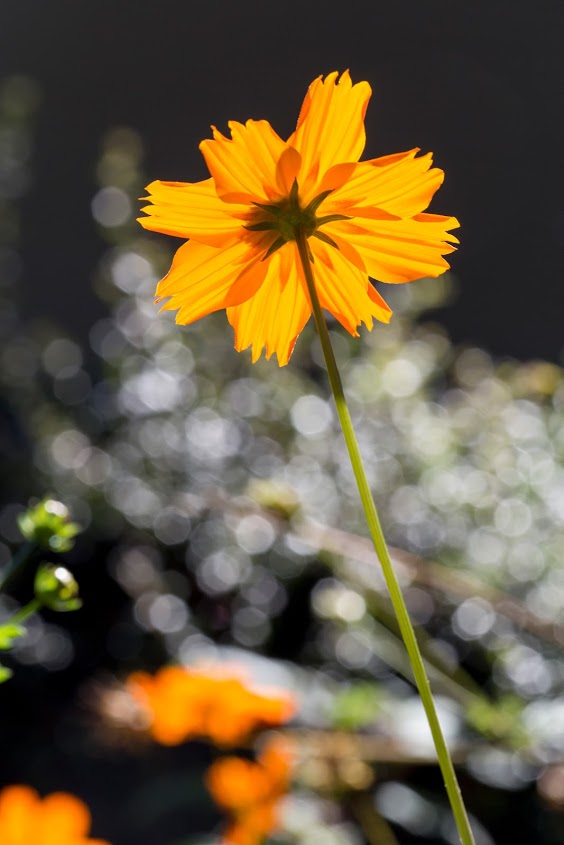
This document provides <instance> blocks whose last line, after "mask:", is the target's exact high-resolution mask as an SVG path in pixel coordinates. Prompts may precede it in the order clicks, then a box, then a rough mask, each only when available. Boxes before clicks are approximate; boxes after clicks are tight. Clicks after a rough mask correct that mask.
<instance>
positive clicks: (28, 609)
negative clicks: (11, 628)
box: [3, 599, 43, 625]
mask: <svg viewBox="0 0 564 845" xmlns="http://www.w3.org/2000/svg"><path fill="white" fill-rule="evenodd" d="M42 606H43V603H42V602H41V601H40V600H39V599H32V600H31V601H30V602H28V603H27V604H26V605H24V606H23V607H20V609H19V610H18V612H17V613H14V615H13V616H12V617H11V618H10V619H8V621H7V622H5V623H3V624H6V625H19V624H20V623H22V622H25V620H26V619H29V617H30V616H33V614H34V613H37V611H38V610H41V608H42Z"/></svg>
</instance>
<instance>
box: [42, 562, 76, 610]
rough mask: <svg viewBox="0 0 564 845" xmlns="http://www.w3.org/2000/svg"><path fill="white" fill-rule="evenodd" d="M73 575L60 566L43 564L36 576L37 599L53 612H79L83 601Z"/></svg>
mask: <svg viewBox="0 0 564 845" xmlns="http://www.w3.org/2000/svg"><path fill="white" fill-rule="evenodd" d="M78 589H79V588H78V584H77V582H76V581H75V579H74V577H73V575H72V574H71V573H70V572H69V571H68V569H65V568H64V566H59V565H58V564H51V563H43V564H41V566H40V567H39V569H38V570H37V575H36V576H35V584H34V590H35V597H36V599H37V600H38V601H40V602H41V604H42V605H43V606H44V607H48V608H50V609H51V610H58V611H67V610H78V609H79V607H82V601H81V600H80V598H79V596H78Z"/></svg>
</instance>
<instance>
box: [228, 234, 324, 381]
mask: <svg viewBox="0 0 564 845" xmlns="http://www.w3.org/2000/svg"><path fill="white" fill-rule="evenodd" d="M264 263H265V264H266V263H267V262H264ZM310 315H311V306H310V304H309V299H308V297H307V294H306V291H305V282H303V281H302V278H301V273H298V267H297V254H296V247H295V245H294V244H292V243H287V244H285V245H284V246H283V247H282V248H281V249H279V250H278V252H275V253H274V255H273V256H272V258H271V259H270V262H269V267H268V273H267V276H266V278H265V280H264V282H263V284H262V286H261V287H260V288H259V289H258V291H257V292H256V293H255V295H254V296H253V297H252V298H251V299H248V300H247V301H246V302H244V303H243V304H242V305H238V306H236V307H235V308H229V309H228V311H227V317H228V319H229V322H230V323H231V325H232V326H233V328H234V329H235V349H237V351H238V352H241V351H242V350H243V349H247V348H248V347H249V346H252V360H253V363H254V362H255V361H257V360H258V359H259V358H260V356H261V352H262V350H263V348H264V347H266V357H267V358H270V356H271V355H272V354H273V353H274V352H275V353H276V356H277V358H278V363H279V365H280V366H281V367H283V366H284V365H285V364H287V363H288V360H289V358H290V355H291V354H292V350H293V348H294V344H295V342H296V340H297V337H298V335H299V333H300V332H301V330H302V329H303V327H304V326H305V324H306V323H307V321H308V319H309V317H310Z"/></svg>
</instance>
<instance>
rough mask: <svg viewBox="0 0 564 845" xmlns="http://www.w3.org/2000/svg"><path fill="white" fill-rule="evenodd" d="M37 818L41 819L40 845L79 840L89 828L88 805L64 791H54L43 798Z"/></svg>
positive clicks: (54, 844)
mask: <svg viewBox="0 0 564 845" xmlns="http://www.w3.org/2000/svg"><path fill="white" fill-rule="evenodd" d="M38 818H40V819H41V830H42V838H41V839H40V842H41V845H62V843H66V842H73V843H74V842H77V841H78V842H80V841H81V840H82V837H86V836H87V835H88V831H89V830H90V823H91V818H90V811H89V809H88V807H87V806H86V804H84V802H82V801H81V800H80V799H79V798H76V797H75V796H74V795H69V794H68V793H66V792H54V793H52V794H51V795H48V796H47V797H46V798H44V799H43V801H42V803H41V807H40V810H39V812H38Z"/></svg>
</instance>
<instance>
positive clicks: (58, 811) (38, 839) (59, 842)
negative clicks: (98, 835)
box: [0, 786, 108, 845]
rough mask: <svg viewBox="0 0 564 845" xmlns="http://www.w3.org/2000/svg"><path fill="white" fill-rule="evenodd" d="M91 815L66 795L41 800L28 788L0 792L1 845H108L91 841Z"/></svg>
mask: <svg viewBox="0 0 564 845" xmlns="http://www.w3.org/2000/svg"><path fill="white" fill-rule="evenodd" d="M90 823H91V818H90V811H89V810H88V807H87V806H86V804H84V803H83V802H82V801H81V800H80V799H79V798H76V797H75V796H74V795H69V794H68V793H67V792H53V793H52V794H51V795H47V796H46V797H45V798H40V797H39V795H38V794H37V792H36V791H35V789H32V788H31V787H29V786H7V787H5V788H4V789H3V790H2V791H1V792H0V842H1V843H2V845H108V843H107V842H105V841H102V840H101V839H90V837H89V836H88V832H89V830H90Z"/></svg>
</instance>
